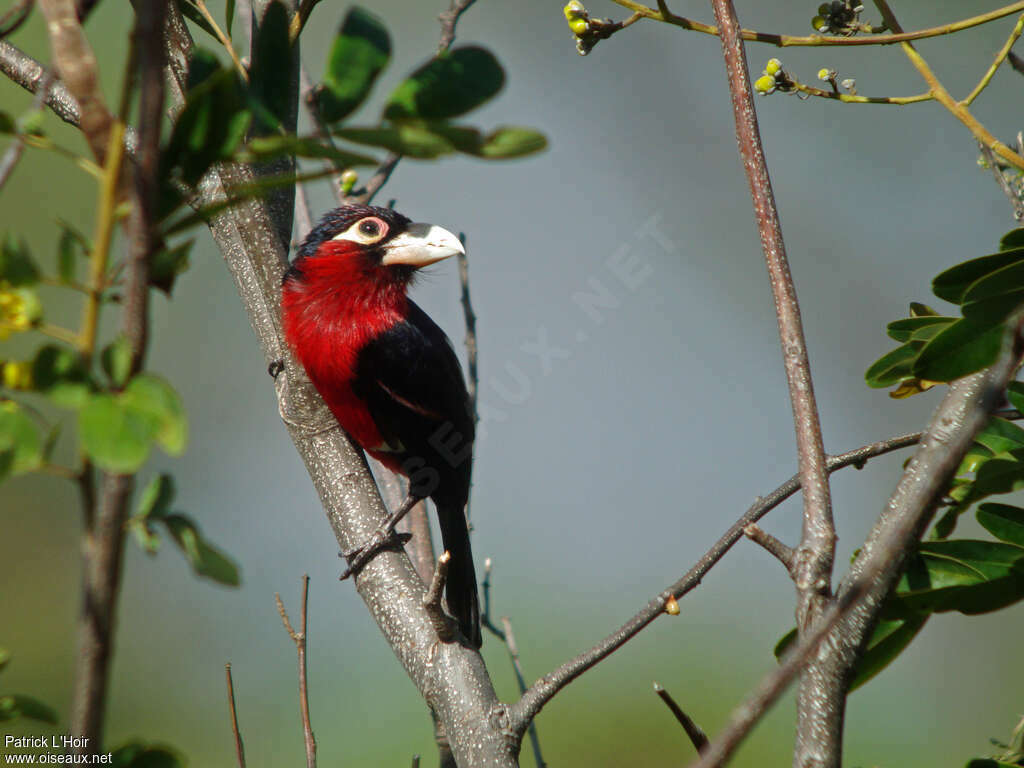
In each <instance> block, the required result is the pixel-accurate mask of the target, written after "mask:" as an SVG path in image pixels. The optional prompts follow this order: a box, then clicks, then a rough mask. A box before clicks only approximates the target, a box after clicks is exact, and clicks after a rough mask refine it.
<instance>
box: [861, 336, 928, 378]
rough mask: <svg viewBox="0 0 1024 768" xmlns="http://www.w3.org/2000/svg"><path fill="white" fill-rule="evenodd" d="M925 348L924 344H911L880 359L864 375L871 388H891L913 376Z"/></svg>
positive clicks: (898, 348)
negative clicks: (915, 362) (916, 362)
mask: <svg viewBox="0 0 1024 768" xmlns="http://www.w3.org/2000/svg"><path fill="white" fill-rule="evenodd" d="M923 347H924V344H923V343H922V342H910V343H908V344H904V345H903V346H901V347H897V348H896V349H894V350H892V351H891V352H889V353H887V354H885V355H883V356H882V357H880V358H879V359H878V360H877V361H876V362H875V363H874V364H873V365H872V366H871V367H870V368H868V370H867V373H865V374H864V379H865V381H866V382H867V385H868V386H869V387H875V388H881V387H891V386H893V385H894V384H899V383H900V381H902V380H903V379H905V378H909V377H910V376H911V375H912V374H913V370H914V361H915V360H917V356H918V355H919V354H920V353H921V349H922V348H923Z"/></svg>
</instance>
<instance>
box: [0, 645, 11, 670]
mask: <svg viewBox="0 0 1024 768" xmlns="http://www.w3.org/2000/svg"><path fill="white" fill-rule="evenodd" d="M10 663H11V652H10V651H8V650H7V649H6V648H0V672H3V671H4V667H6V666H7V665H8V664H10Z"/></svg>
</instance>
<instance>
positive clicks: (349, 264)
mask: <svg viewBox="0 0 1024 768" xmlns="http://www.w3.org/2000/svg"><path fill="white" fill-rule="evenodd" d="M461 253H465V250H464V249H463V247H462V243H461V242H459V239H458V238H457V237H456V236H455V235H453V234H452V233H451V232H449V231H448V230H446V229H442V228H441V227H438V226H436V225H433V224H421V223H415V222H412V221H410V220H409V219H408V218H407V217H405V216H403V215H402V214H400V213H398V212H397V211H394V210H392V209H390V208H377V207H374V206H368V205H346V206H343V207H341V208H336V209H335V210H333V211H331V212H330V213H328V214H327V215H325V216H324V217H323V219H322V220H321V221H320V223H319V224H318V225H317V226H316V227H314V228H313V230H312V231H310V233H309V235H308V236H307V237H306V239H305V240H303V242H302V245H300V246H299V249H298V252H297V255H296V258H295V261H294V263H293V264H292V267H291V269H289V270H288V274H287V275H286V277H285V281H286V283H287V282H289V281H297V282H299V283H305V282H308V281H309V280H316V281H318V282H320V281H327V282H331V283H333V284H334V287H335V288H336V289H343V285H342V284H343V283H344V284H348V285H350V286H351V287H353V288H354V287H356V286H357V285H361V286H364V287H366V288H376V289H378V290H380V289H400V290H404V289H405V286H406V285H407V284H408V282H409V281H410V279H412V277H413V275H414V274H415V272H416V270H418V269H420V268H421V267H425V266H427V265H429V264H434V263H435V262H438V261H441V260H442V259H446V258H448V257H449V256H454V255H456V254H461Z"/></svg>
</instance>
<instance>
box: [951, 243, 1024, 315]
mask: <svg viewBox="0 0 1024 768" xmlns="http://www.w3.org/2000/svg"><path fill="white" fill-rule="evenodd" d="M1017 252H1020V253H1024V249H1018V251H1017ZM1021 290H1024V260H1019V261H1015V262H1013V263H1011V264H1008V265H1007V266H1005V267H1003V268H1002V269H997V270H996V271H995V272H991V273H990V274H988V275H986V276H985V277H982V278H981V279H979V280H975V281H974V282H973V283H971V284H970V285H969V286H968V287H967V290H966V291H964V294H963V301H962V303H964V304H970V303H973V302H979V301H984V300H985V299H991V298H993V297H995V296H1003V295H1005V294H1007V293H1014V292H1017V293H1019V292H1020V291H1021Z"/></svg>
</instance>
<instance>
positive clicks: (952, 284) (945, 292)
mask: <svg viewBox="0 0 1024 768" xmlns="http://www.w3.org/2000/svg"><path fill="white" fill-rule="evenodd" d="M1021 260H1024V248H1015V249H1014V250H1012V251H1003V252H1000V253H994V254H992V255H990V256H982V257H981V258H978V259H971V260H970V261H965V262H964V263H962V264H957V265H956V266H955V267H950V268H949V269H947V270H946V271H945V272H941V273H939V275H938V276H937V277H936V278H935V279H934V280H932V292H933V293H934V294H935V295H936V296H938V297H939V298H940V299H945V300H946V301H949V302H952V303H953V304H962V303H963V297H964V294H965V293H966V292H967V289H968V288H970V287H971V284H972V283H974V282H976V281H978V280H981V279H982V278H984V277H986V276H987V275H990V274H992V273H993V272H996V271H997V270H1000V269H1003V268H1004V267H1008V266H1010V265H1011V264H1015V263H1016V262H1019V261H1021Z"/></svg>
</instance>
